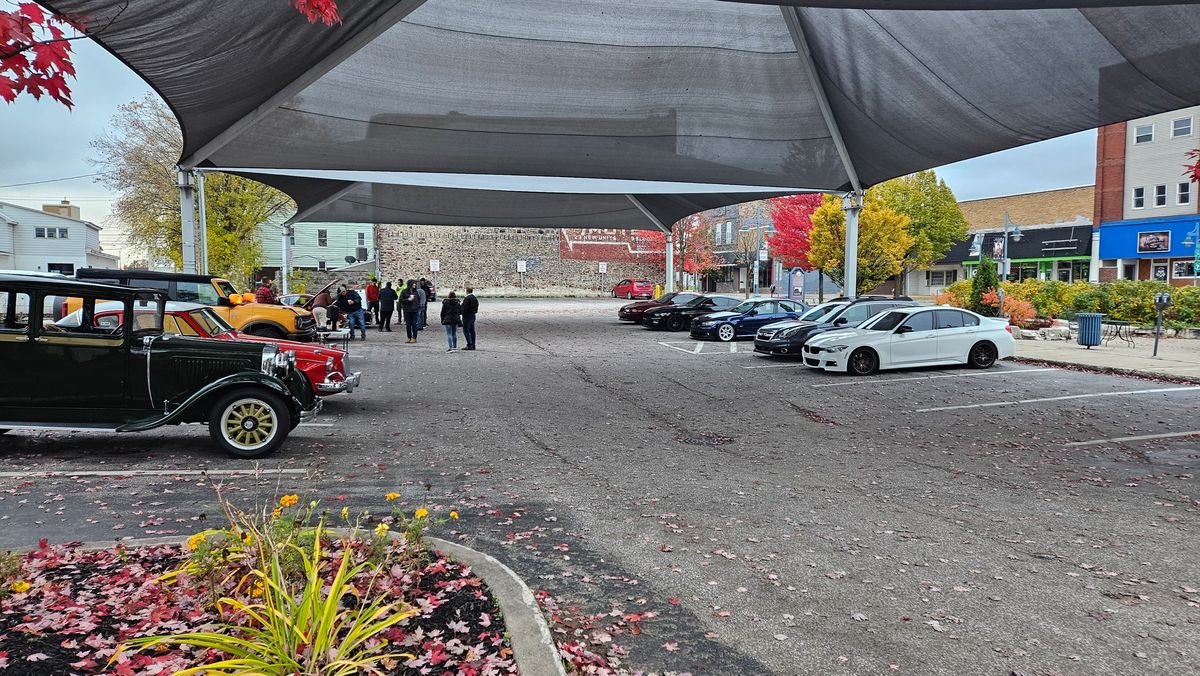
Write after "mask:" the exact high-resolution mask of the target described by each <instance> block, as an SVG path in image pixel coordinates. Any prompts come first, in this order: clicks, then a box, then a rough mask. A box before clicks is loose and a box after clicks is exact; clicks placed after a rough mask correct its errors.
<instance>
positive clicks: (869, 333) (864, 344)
mask: <svg viewBox="0 0 1200 676" xmlns="http://www.w3.org/2000/svg"><path fill="white" fill-rule="evenodd" d="M1014 347H1015V343H1014V341H1013V336H1012V327H1011V326H1010V325H1009V323H1008V320H1007V319H992V318H990V317H984V316H982V315H977V314H975V313H974V312H970V311H967V310H960V309H958V308H952V307H946V306H942V307H908V308H898V309H895V310H889V311H887V312H881V313H880V314H878V315H875V316H874V317H872V318H871V319H868V320H867V321H865V322H863V323H862V324H861V325H859V326H858V328H854V329H842V330H840V331H831V332H829V333H824V334H821V335H819V336H816V337H815V338H812V339H811V340H809V341H808V342H807V343H805V345H804V363H805V365H807V366H809V367H811V368H816V369H825V370H826V371H845V372H849V373H853V374H855V375H860V376H861V375H867V374H869V373H874V372H875V371H877V370H879V369H896V368H911V367H915V366H938V365H943V364H967V365H969V366H973V367H975V368H981V369H985V368H988V367H989V366H991V365H992V364H995V363H996V360H997V359H1004V358H1006V357H1011V356H1013V352H1014Z"/></svg>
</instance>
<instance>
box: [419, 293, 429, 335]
mask: <svg viewBox="0 0 1200 676" xmlns="http://www.w3.org/2000/svg"><path fill="white" fill-rule="evenodd" d="M417 300H418V301H419V302H420V307H419V308H418V310H419V313H418V316H417V330H418V331H420V330H421V329H423V328H425V327H426V326H428V325H427V324H426V323H425V310H426V309H427V308H428V307H429V294H427V293H425V287H423V286H421V285H420V284H417Z"/></svg>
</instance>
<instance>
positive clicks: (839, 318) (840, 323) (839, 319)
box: [833, 317, 850, 326]
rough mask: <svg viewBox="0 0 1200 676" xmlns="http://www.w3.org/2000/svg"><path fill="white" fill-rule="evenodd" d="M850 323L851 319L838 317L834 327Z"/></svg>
mask: <svg viewBox="0 0 1200 676" xmlns="http://www.w3.org/2000/svg"><path fill="white" fill-rule="evenodd" d="M849 323H850V320H849V319H846V318H845V317H838V318H837V319H836V320H834V322H833V325H834V326H841V325H842V324H849Z"/></svg>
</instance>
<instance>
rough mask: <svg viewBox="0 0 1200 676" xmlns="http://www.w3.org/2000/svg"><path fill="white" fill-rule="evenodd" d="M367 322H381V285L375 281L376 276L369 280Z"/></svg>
mask: <svg viewBox="0 0 1200 676" xmlns="http://www.w3.org/2000/svg"><path fill="white" fill-rule="evenodd" d="M366 292H367V323H369V324H378V323H379V285H378V284H376V283H375V278H374V277H372V278H371V281H369V282H367V289H366Z"/></svg>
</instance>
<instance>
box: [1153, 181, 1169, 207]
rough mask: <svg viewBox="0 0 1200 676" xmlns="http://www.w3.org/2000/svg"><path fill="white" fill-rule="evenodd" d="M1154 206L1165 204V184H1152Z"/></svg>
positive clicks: (1163, 205)
mask: <svg viewBox="0 0 1200 676" xmlns="http://www.w3.org/2000/svg"><path fill="white" fill-rule="evenodd" d="M1154 206H1156V207H1165V206H1167V186H1166V185H1161V184H1160V185H1156V186H1154Z"/></svg>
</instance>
